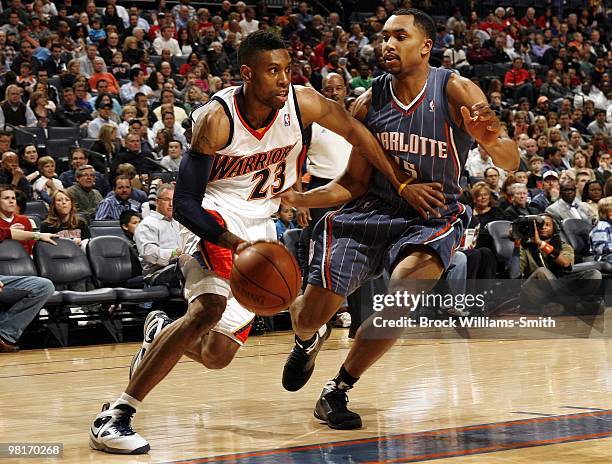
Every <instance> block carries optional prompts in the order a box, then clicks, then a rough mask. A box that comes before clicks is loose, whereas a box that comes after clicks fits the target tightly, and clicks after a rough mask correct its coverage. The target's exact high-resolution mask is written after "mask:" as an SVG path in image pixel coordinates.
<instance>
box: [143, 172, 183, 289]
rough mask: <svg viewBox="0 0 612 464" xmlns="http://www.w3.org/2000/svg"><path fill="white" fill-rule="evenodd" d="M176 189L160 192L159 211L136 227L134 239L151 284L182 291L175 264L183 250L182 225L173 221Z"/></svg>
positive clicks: (168, 187) (165, 188)
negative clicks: (180, 234) (181, 242)
mask: <svg viewBox="0 0 612 464" xmlns="http://www.w3.org/2000/svg"><path fill="white" fill-rule="evenodd" d="M173 197H174V186H172V185H171V184H162V185H160V186H159V188H158V191H157V201H156V203H157V206H156V211H152V212H151V213H150V214H149V215H148V216H147V217H146V218H144V219H143V220H142V222H141V223H140V225H139V226H138V227H137V228H136V233H135V234H134V238H135V240H136V247H137V248H138V253H139V255H140V259H141V262H142V269H143V275H144V278H145V281H146V282H147V283H148V284H149V285H168V286H170V287H176V288H180V281H179V276H178V274H177V273H176V266H175V262H176V260H177V259H178V257H179V255H180V254H181V250H180V249H179V223H178V222H177V221H176V220H175V219H173V218H172V204H173Z"/></svg>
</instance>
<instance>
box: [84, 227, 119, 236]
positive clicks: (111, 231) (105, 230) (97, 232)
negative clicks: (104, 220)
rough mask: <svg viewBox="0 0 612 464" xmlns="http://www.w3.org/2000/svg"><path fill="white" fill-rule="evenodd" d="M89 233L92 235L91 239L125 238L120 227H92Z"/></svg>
mask: <svg viewBox="0 0 612 464" xmlns="http://www.w3.org/2000/svg"><path fill="white" fill-rule="evenodd" d="M89 232H90V233H91V238H96V237H106V236H113V237H120V238H125V234H124V233H123V229H122V228H121V227H120V226H110V227H106V226H92V227H90V228H89Z"/></svg>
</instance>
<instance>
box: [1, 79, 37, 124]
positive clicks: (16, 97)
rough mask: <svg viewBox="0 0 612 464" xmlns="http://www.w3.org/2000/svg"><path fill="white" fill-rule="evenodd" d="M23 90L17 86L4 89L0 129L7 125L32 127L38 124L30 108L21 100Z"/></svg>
mask: <svg viewBox="0 0 612 464" xmlns="http://www.w3.org/2000/svg"><path fill="white" fill-rule="evenodd" d="M22 95H23V89H22V88H21V87H19V86H18V85H15V84H13V85H9V86H8V87H7V88H6V100H4V101H3V102H2V103H1V104H0V129H5V127H6V125H7V124H10V125H11V126H15V127H26V126H27V127H34V126H36V124H37V123H38V120H37V119H36V116H35V115H34V112H33V111H32V108H30V107H29V106H26V104H25V103H23V100H22Z"/></svg>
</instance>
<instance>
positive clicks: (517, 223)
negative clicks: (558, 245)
mask: <svg viewBox="0 0 612 464" xmlns="http://www.w3.org/2000/svg"><path fill="white" fill-rule="evenodd" d="M534 223H535V224H537V225H538V226H541V225H542V224H544V218H543V217H542V216H538V215H537V214H529V215H527V216H521V217H520V218H517V219H515V220H514V221H513V222H512V236H513V237H514V238H515V239H519V240H521V241H522V242H526V241H528V240H530V239H532V238H533V237H535V228H534Z"/></svg>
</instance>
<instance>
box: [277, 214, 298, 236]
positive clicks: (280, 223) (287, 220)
mask: <svg viewBox="0 0 612 464" xmlns="http://www.w3.org/2000/svg"><path fill="white" fill-rule="evenodd" d="M277 214H278V219H277V220H276V237H277V239H278V240H282V238H283V234H284V233H285V231H286V230H290V229H295V228H297V224H296V223H295V222H293V218H294V216H293V209H292V208H290V207H289V206H285V205H281V206H280V208H278V213H277Z"/></svg>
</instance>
